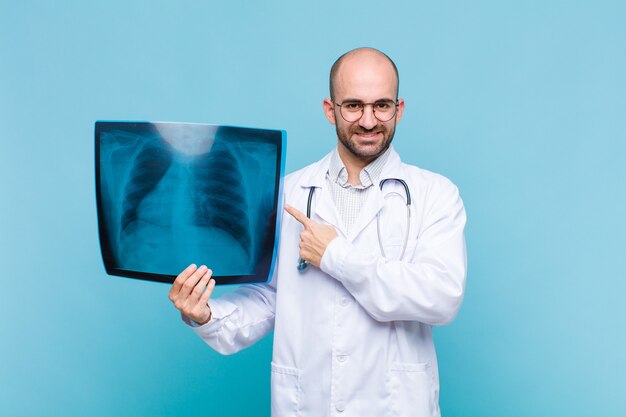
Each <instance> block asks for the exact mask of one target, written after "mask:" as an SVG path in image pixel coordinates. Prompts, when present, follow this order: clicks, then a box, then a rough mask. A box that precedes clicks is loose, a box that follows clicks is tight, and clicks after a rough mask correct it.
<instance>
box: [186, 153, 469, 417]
mask: <svg viewBox="0 0 626 417" xmlns="http://www.w3.org/2000/svg"><path fill="white" fill-rule="evenodd" d="M329 160H330V154H329V155H327V156H326V157H325V158H324V159H322V160H321V161H319V162H317V163H315V164H312V165H310V166H308V167H306V168H304V169H301V170H299V171H297V172H295V173H293V174H291V175H288V176H287V177H286V178H285V184H284V190H285V202H286V203H287V204H290V205H292V206H294V207H296V208H297V209H299V210H300V211H302V212H305V211H306V205H307V198H308V195H309V187H311V186H314V187H318V188H316V191H315V197H314V198H313V204H312V213H311V217H312V219H314V220H315V221H317V222H320V223H326V224H331V225H334V226H335V227H336V228H337V232H338V235H339V236H338V238H336V239H335V240H333V241H332V242H331V244H330V245H329V246H328V248H327V249H326V252H325V253H324V256H323V258H322V263H321V269H318V268H315V267H309V268H308V269H306V270H305V271H303V272H300V271H298V270H297V269H296V264H297V260H298V253H299V248H298V245H299V241H300V237H299V234H300V231H301V230H302V226H301V225H300V223H298V222H297V221H296V220H295V219H293V218H292V217H291V216H289V215H288V214H287V213H285V214H284V215H283V218H282V225H281V235H280V251H279V255H278V265H277V268H276V270H275V274H274V276H273V278H272V280H271V282H270V283H268V284H261V285H257V284H255V285H245V286H242V287H240V288H238V289H237V290H236V291H234V292H233V293H230V294H227V295H224V296H223V297H221V298H219V299H213V300H210V302H209V304H210V306H211V309H212V313H213V317H212V319H211V321H210V322H209V323H207V324H205V325H204V326H200V327H195V328H194V330H195V331H196V332H197V333H198V335H199V336H200V337H202V338H203V339H204V340H205V341H206V343H208V344H209V345H210V346H211V347H213V348H214V349H215V350H217V351H218V352H221V353H223V354H230V353H234V352H237V351H238V350H240V349H242V348H245V347H247V346H249V345H251V344H253V343H254V342H256V341H257V340H259V339H261V338H262V337H263V336H265V335H266V334H267V333H268V332H270V331H271V330H272V329H274V352H273V358H272V364H271V369H272V377H271V384H272V416H273V417H283V416H285V417H286V416H290V417H291V416H322V417H323V416H342V417H344V416H356V417H364V416H376V417H379V416H419V417H427V416H428V417H432V416H439V415H440V411H439V376H438V372H437V359H436V356H435V349H434V345H433V339H432V333H431V326H433V325H440V324H445V323H448V322H450V321H451V320H452V319H453V318H454V317H455V315H456V314H457V312H458V310H459V307H460V305H461V301H462V299H463V293H464V289H465V275H466V251H465V240H464V236H463V228H464V225H465V210H464V208H463V203H462V201H461V199H460V197H459V193H458V190H457V188H456V187H455V186H454V185H453V184H452V183H451V182H450V181H449V180H448V179H446V178H444V177H442V176H440V175H437V174H434V173H431V172H429V171H425V170H422V169H419V168H417V167H413V166H409V165H405V164H403V163H402V162H401V161H400V158H399V156H398V154H397V153H396V152H395V151H394V150H393V149H392V150H391V153H390V155H389V159H388V161H387V163H386V166H385V167H384V169H383V172H382V174H381V178H380V179H384V178H401V179H404V180H405V181H406V182H407V184H408V185H409V188H410V190H411V197H412V206H411V227H410V231H409V239H408V247H407V250H406V254H405V256H404V260H403V261H397V260H393V259H397V256H399V252H400V250H401V247H402V243H403V239H404V232H405V226H404V225H405V223H406V206H405V205H404V201H405V197H404V195H405V194H404V191H403V187H402V185H400V184H399V183H398V182H396V181H389V182H388V183H387V184H385V186H384V190H383V191H382V192H380V191H379V189H378V187H376V191H375V192H374V193H373V195H372V196H371V197H370V198H369V199H368V200H367V201H366V202H365V204H364V206H363V208H362V210H361V213H360V215H359V217H358V219H357V221H356V222H355V223H354V225H353V226H352V229H351V231H350V233H349V234H346V233H345V228H344V227H343V224H342V222H341V220H340V218H339V216H338V213H337V210H336V209H335V206H334V203H333V201H332V197H331V195H330V192H329V190H328V189H327V186H326V179H325V176H326V172H327V171H328V166H329ZM394 192H397V193H399V194H400V196H401V199H398V198H397V197H398V196H397V195H396V194H394ZM385 195H388V197H387V198H388V200H387V203H386V204H385V200H384V198H383V196H385ZM379 213H380V215H381V216H382V217H381V221H380V223H381V228H380V233H381V235H382V241H383V244H384V248H385V252H386V255H387V256H388V257H389V259H385V258H383V257H382V255H381V251H380V249H379V245H378V243H377V242H378V237H377V228H376V215H377V214H379Z"/></svg>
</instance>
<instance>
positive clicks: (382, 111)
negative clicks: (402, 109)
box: [335, 100, 398, 123]
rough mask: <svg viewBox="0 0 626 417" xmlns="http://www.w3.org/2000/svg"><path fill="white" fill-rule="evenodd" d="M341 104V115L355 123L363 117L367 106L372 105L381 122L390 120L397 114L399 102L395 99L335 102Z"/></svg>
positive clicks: (347, 120) (349, 121) (375, 115)
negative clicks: (369, 101) (366, 101)
mask: <svg viewBox="0 0 626 417" xmlns="http://www.w3.org/2000/svg"><path fill="white" fill-rule="evenodd" d="M335 104H336V105H337V106H339V113H340V114H341V117H343V119H344V120H345V121H346V122H348V123H353V122H356V121H357V120H359V119H360V118H361V117H363V111H365V106H370V105H371V106H372V111H373V113H374V117H376V118H377V119H378V120H379V121H381V122H388V121H389V120H391V119H393V117H394V116H395V115H396V108H397V107H398V102H397V101H393V100H378V101H375V102H373V103H363V102H362V101H357V100H348V101H344V102H343V103H335Z"/></svg>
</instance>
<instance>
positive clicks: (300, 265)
mask: <svg viewBox="0 0 626 417" xmlns="http://www.w3.org/2000/svg"><path fill="white" fill-rule="evenodd" d="M387 181H397V182H399V183H400V184H402V186H403V187H404V194H405V195H406V224H407V227H406V230H405V232H404V241H403V243H402V252H401V253H400V258H399V259H402V258H403V257H404V252H405V251H406V246H407V243H408V241H409V229H410V226H411V192H410V191H409V186H408V185H406V181H404V180H402V179H400V178H385V179H384V180H382V181H381V182H380V184H379V186H380V191H382V190H383V185H385V183H386V182H387ZM314 193H315V187H310V189H309V199H308V201H307V203H306V216H307V217H308V218H309V219H310V218H311V202H312V201H313V194H314ZM389 194H399V193H395V192H394V193H389ZM385 199H386V197H385ZM376 234H377V235H378V246H379V247H380V253H381V254H382V255H383V258H386V257H387V255H386V254H385V249H384V248H383V243H382V239H381V237H380V216H379V215H376ZM308 266H309V262H308V261H305V260H304V259H302V258H298V266H297V268H298V271H304V270H305V269H306V268H307V267H308Z"/></svg>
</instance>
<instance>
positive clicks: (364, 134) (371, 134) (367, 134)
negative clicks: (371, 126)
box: [355, 132, 382, 138]
mask: <svg viewBox="0 0 626 417" xmlns="http://www.w3.org/2000/svg"><path fill="white" fill-rule="evenodd" d="M380 133H382V132H355V134H356V135H357V136H360V137H362V138H374V137H376V136H378V135H379V134H380Z"/></svg>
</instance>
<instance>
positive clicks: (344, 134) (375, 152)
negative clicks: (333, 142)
mask: <svg viewBox="0 0 626 417" xmlns="http://www.w3.org/2000/svg"><path fill="white" fill-rule="evenodd" d="M395 128H396V125H395V123H394V124H393V127H391V128H388V127H387V126H384V125H377V126H375V127H373V128H372V129H369V130H367V129H363V128H362V127H361V126H358V125H357V126H350V127H349V128H348V129H341V128H340V127H339V126H338V125H337V124H335V130H336V131H337V138H338V139H339V142H341V144H342V145H343V146H344V147H345V148H346V149H347V150H348V151H349V152H350V153H351V154H352V155H354V156H356V157H357V158H359V159H361V160H364V161H368V162H369V161H373V160H374V159H376V158H378V157H379V156H380V155H382V154H383V153H384V152H385V151H386V150H387V149H389V146H391V142H392V141H393V136H394V134H395V132H396V129H395ZM378 132H380V133H382V135H383V140H382V141H381V142H380V143H379V144H378V146H376V147H375V148H373V149H372V148H369V147H367V148H364V147H363V146H362V145H359V144H358V143H356V141H354V140H352V136H353V135H355V134H357V135H358V134H363V133H366V134H367V133H378Z"/></svg>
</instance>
